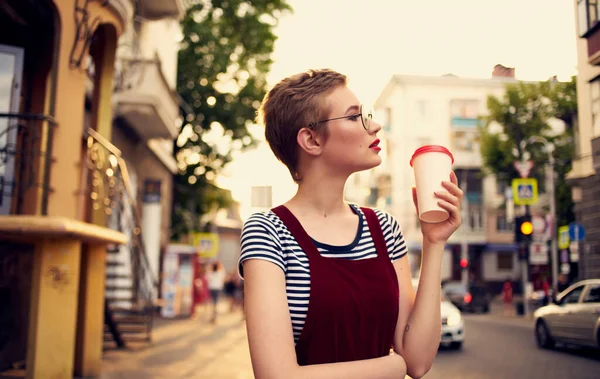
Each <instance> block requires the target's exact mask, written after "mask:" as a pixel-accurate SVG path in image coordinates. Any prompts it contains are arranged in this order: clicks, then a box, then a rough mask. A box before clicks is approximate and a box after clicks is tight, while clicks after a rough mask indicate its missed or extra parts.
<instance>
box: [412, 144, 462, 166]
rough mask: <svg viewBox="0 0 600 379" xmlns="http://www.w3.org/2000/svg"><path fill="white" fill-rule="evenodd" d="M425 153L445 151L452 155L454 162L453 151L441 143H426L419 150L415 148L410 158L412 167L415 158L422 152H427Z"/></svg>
mask: <svg viewBox="0 0 600 379" xmlns="http://www.w3.org/2000/svg"><path fill="white" fill-rule="evenodd" d="M425 153H444V154H448V156H449V157H450V159H452V164H454V156H452V153H451V152H450V150H448V149H446V148H445V147H444V146H440V145H425V146H421V147H419V148H418V149H417V150H415V152H414V154H413V156H412V158H410V167H412V165H413V161H414V160H415V158H416V157H417V156H419V155H421V154H425Z"/></svg>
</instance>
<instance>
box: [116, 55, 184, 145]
mask: <svg viewBox="0 0 600 379" xmlns="http://www.w3.org/2000/svg"><path fill="white" fill-rule="evenodd" d="M117 66H118V68H117V75H116V78H115V81H116V83H115V87H116V88H115V94H114V96H113V99H114V103H115V116H117V117H121V118H122V119H124V120H125V121H126V122H127V123H128V124H129V126H130V127H131V128H132V129H133V130H134V131H135V132H136V133H137V134H138V135H139V136H140V137H141V138H142V139H144V140H150V139H153V138H166V139H174V138H175V137H177V134H178V130H177V126H176V125H175V122H176V120H177V117H179V103H178V101H177V98H176V96H175V93H174V91H173V90H171V88H169V85H168V84H167V82H166V80H165V78H164V76H163V74H162V70H161V66H160V61H159V60H158V59H154V60H141V59H119V64H118V65H117Z"/></svg>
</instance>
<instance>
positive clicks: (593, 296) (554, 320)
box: [533, 279, 600, 349]
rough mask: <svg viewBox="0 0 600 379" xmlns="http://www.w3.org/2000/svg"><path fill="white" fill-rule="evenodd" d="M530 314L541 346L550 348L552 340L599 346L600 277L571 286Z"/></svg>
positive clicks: (536, 338)
mask: <svg viewBox="0 0 600 379" xmlns="http://www.w3.org/2000/svg"><path fill="white" fill-rule="evenodd" d="M533 317H534V319H535V340H536V342H537V345H538V346H539V347H541V348H547V349H548V348H552V347H554V343H555V342H562V343H568V344H574V345H582V346H590V347H596V348H600V279H587V280H582V281H580V282H577V283H575V284H573V285H571V286H570V287H569V288H567V289H566V290H564V291H563V292H561V293H560V294H559V295H558V296H557V298H556V300H555V301H554V302H553V303H551V304H548V305H547V306H545V307H541V308H539V309H538V310H536V311H535V312H534V313H533Z"/></svg>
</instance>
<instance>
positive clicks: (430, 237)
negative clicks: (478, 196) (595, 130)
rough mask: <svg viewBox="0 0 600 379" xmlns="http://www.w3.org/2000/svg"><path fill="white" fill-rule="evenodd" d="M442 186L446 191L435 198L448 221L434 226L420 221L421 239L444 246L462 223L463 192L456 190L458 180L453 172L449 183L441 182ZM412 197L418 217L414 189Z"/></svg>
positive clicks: (414, 189) (438, 193)
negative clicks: (445, 213)
mask: <svg viewBox="0 0 600 379" xmlns="http://www.w3.org/2000/svg"><path fill="white" fill-rule="evenodd" d="M442 186H443V187H444V188H445V189H446V191H440V192H436V193H435V196H436V197H437V198H438V199H439V200H438V204H439V206H440V207H442V208H443V209H445V210H446V211H448V214H449V217H448V219H447V220H446V221H443V222H440V223H436V224H431V223H428V222H424V221H420V223H421V232H422V233H423V238H424V239H426V240H427V241H428V242H429V243H432V244H445V243H446V241H447V240H448V238H450V236H451V235H452V233H454V232H455V231H456V230H457V229H458V227H459V226H460V224H461V223H462V218H461V216H460V206H461V204H462V199H463V196H464V194H463V191H462V190H461V189H460V188H458V178H457V177H456V174H455V173H454V171H452V172H451V173H450V181H443V182H442ZM412 195H413V202H414V203H415V208H416V209H417V215H418V214H419V206H418V202H417V190H416V188H414V187H413V189H412Z"/></svg>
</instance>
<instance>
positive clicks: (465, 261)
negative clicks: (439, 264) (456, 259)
mask: <svg viewBox="0 0 600 379" xmlns="http://www.w3.org/2000/svg"><path fill="white" fill-rule="evenodd" d="M468 265H469V260H468V259H467V258H462V259H461V260H460V267H462V268H467V266H468Z"/></svg>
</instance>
